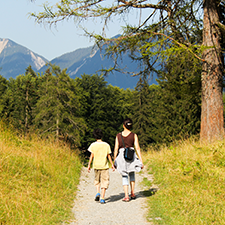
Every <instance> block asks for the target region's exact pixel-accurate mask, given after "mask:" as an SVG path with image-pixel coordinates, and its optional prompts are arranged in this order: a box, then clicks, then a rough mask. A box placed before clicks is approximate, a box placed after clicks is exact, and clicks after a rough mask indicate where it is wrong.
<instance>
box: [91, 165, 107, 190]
mask: <svg viewBox="0 0 225 225" xmlns="http://www.w3.org/2000/svg"><path fill="white" fill-rule="evenodd" d="M94 171H95V181H94V185H95V186H97V185H99V184H100V185H101V188H105V189H107V188H108V186H109V169H105V170H97V169H94Z"/></svg>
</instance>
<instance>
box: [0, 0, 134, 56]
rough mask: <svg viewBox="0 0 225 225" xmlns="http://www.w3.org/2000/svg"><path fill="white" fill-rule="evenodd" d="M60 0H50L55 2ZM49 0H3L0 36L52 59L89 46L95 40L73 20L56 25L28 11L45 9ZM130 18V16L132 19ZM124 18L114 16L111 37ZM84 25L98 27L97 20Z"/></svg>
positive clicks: (119, 30)
mask: <svg viewBox="0 0 225 225" xmlns="http://www.w3.org/2000/svg"><path fill="white" fill-rule="evenodd" d="M59 1H60V0H49V1H48V2H49V3H50V4H55V3H56V2H59ZM45 2H46V0H35V1H34V2H31V1H30V0H1V7H0V29H1V32H0V33H1V35H0V38H8V39H11V40H12V41H14V42H16V43H18V44H20V45H23V46H25V47H27V48H29V49H30V50H31V51H33V52H35V53H37V54H39V55H41V56H43V57H45V58H46V59H48V60H52V59H53V58H55V57H58V56H61V55H62V54H65V53H68V52H71V51H74V50H76V49H78V48H84V47H89V46H92V45H93V44H94V42H90V40H89V38H87V37H85V36H83V35H82V34H83V31H82V30H81V29H79V28H78V27H77V26H76V24H75V23H74V22H73V20H70V21H64V22H61V23H58V25H57V29H56V28H55V27H52V28H51V29H50V28H49V27H48V26H44V25H40V24H37V23H36V22H35V20H34V18H29V16H28V13H29V12H40V11H43V7H42V6H43V3H45ZM137 17H138V15H132V17H131V19H134V20H136V21H138V18H137ZM131 19H129V20H131ZM121 24H123V23H122V22H121V21H119V22H118V20H115V21H114V22H112V23H110V24H109V27H110V29H108V30H107V36H108V37H112V36H114V35H116V34H118V33H120V32H121V28H120V26H121ZM85 26H86V27H87V28H88V29H89V30H91V31H96V30H99V27H101V24H100V23H99V21H98V22H92V23H87V24H85Z"/></svg>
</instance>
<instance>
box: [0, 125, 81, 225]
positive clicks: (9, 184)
mask: <svg viewBox="0 0 225 225" xmlns="http://www.w3.org/2000/svg"><path fill="white" fill-rule="evenodd" d="M81 167H82V165H81V160H80V158H79V157H78V154H76V153H75V152H71V150H70V149H69V148H68V147H67V146H65V145H62V144H59V143H58V144H57V143H55V142H53V141H50V140H48V141H43V140H39V139H38V138H35V137H32V138H31V140H26V139H24V138H18V136H16V135H15V134H14V133H13V132H12V131H10V130H9V129H7V128H6V127H5V126H4V125H3V124H0V181H1V182H0V224H2V225H4V224H7V225H9V224H13V225H15V224H20V225H21V224H29V225H31V224H35V225H38V224H40V225H44V224H46V225H49V224H61V223H62V222H63V221H64V222H66V221H68V220H70V219H71V218H72V217H73V215H72V213H71V208H72V207H73V202H74V198H75V194H76V188H77V184H78V182H79V176H80V170H81Z"/></svg>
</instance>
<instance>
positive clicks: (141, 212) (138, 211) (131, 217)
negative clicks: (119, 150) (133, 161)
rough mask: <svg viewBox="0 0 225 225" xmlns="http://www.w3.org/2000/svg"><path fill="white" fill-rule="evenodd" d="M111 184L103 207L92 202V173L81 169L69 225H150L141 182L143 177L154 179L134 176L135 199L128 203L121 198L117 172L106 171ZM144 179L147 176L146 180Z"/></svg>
mask: <svg viewBox="0 0 225 225" xmlns="http://www.w3.org/2000/svg"><path fill="white" fill-rule="evenodd" d="M109 175H110V184H109V188H108V189H107V191H106V195H105V201H106V203H105V204H101V203H99V202H96V201H95V200H94V198H95V195H96V188H95V186H94V170H93V169H92V170H91V172H90V173H88V172H87V168H85V167H83V168H82V171H81V177H80V183H79V185H78V191H77V195H76V199H75V202H74V207H73V209H72V212H73V213H74V218H75V219H74V221H70V222H69V224H70V225H87V224H92V225H111V224H112V225H115V224H120V225H123V224H126V225H136V224H141V225H152V224H153V223H152V222H148V221H147V220H146V213H147V207H146V197H145V196H144V195H143V194H142V192H143V188H144V187H143V186H142V185H140V182H141V181H142V180H143V177H146V176H147V179H151V180H152V179H153V178H152V177H151V175H150V176H149V175H146V173H136V174H135V176H136V182H135V194H136V196H137V198H136V199H135V200H131V201H129V202H123V201H122V199H123V198H124V192H123V186H122V178H121V175H120V174H119V173H118V172H117V171H114V172H113V171H112V169H109ZM145 175H146V176H145Z"/></svg>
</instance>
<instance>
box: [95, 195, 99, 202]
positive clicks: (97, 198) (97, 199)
mask: <svg viewBox="0 0 225 225" xmlns="http://www.w3.org/2000/svg"><path fill="white" fill-rule="evenodd" d="M99 199H100V193H97V194H96V195H95V201H99Z"/></svg>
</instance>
